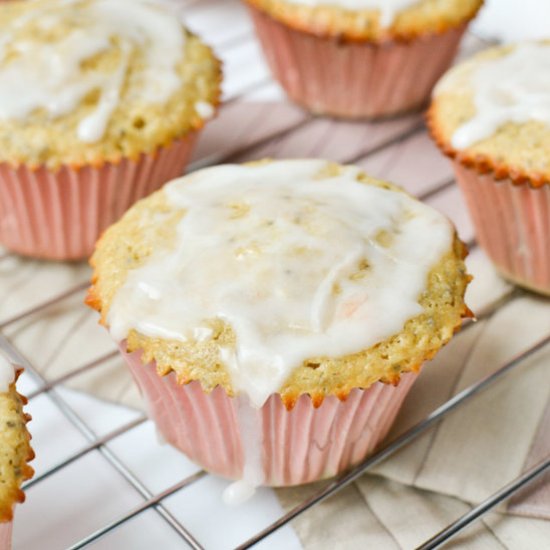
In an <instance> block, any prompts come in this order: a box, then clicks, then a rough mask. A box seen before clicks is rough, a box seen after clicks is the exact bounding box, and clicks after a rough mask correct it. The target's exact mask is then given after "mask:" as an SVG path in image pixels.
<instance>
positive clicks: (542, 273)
mask: <svg viewBox="0 0 550 550" xmlns="http://www.w3.org/2000/svg"><path fill="white" fill-rule="evenodd" d="M454 169H455V173H456V177H457V181H458V184H459V185H460V187H461V189H462V191H463V193H464V195H465V197H466V202H467V204H468V208H469V210H470V213H471V215H472V221H473V223H474V226H475V229H476V234H477V238H478V240H479V244H480V245H481V246H482V247H483V248H484V249H485V251H486V252H487V254H488V255H489V257H490V258H491V260H492V261H493V262H494V264H495V265H496V267H497V268H498V270H499V271H500V272H501V273H502V275H504V276H505V277H506V278H508V279H510V280H512V281H513V282H515V283H517V284H519V285H521V286H525V287H527V288H530V289H532V290H535V291H538V292H541V293H543V294H547V295H550V185H548V184H546V185H542V186H540V187H537V188H535V187H531V186H529V185H528V184H514V183H513V182H512V181H510V180H506V179H504V180H497V179H496V178H495V177H494V175H492V174H491V173H488V174H480V173H478V172H477V171H476V170H474V169H472V168H468V167H466V166H464V165H463V164H461V163H460V162H458V161H455V162H454Z"/></svg>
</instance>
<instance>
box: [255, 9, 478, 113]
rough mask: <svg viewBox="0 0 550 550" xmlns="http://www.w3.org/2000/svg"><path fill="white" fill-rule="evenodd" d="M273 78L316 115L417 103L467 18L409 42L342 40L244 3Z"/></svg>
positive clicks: (447, 59)
mask: <svg viewBox="0 0 550 550" xmlns="http://www.w3.org/2000/svg"><path fill="white" fill-rule="evenodd" d="M248 7H249V9H250V12H251V14H252V19H253V21H254V24H255V27H256V32H257V34H258V38H259V39H260V42H261V44H262V47H263V50H264V54H265V56H266V58H267V62H268V64H269V66H270V68H271V71H272V73H273V75H274V77H275V78H276V79H277V80H278V81H279V83H280V84H281V85H282V86H283V88H284V89H285V91H286V92H287V94H288V95H289V96H290V98H291V99H293V100H294V101H296V102H297V103H299V104H301V105H303V106H305V107H306V108H307V109H309V110H311V111H313V112H314V113H319V114H328V115H334V116H338V117H345V118H378V117H384V116H390V115H394V114H397V113H401V112H405V111H410V110H414V109H417V108H420V107H422V106H423V105H424V104H425V103H426V102H427V100H428V99H429V96H430V93H431V91H432V88H433V87H434V86H435V84H436V82H437V81H438V80H439V77H440V76H441V75H442V74H443V73H444V72H445V71H446V70H447V68H448V67H449V66H450V64H451V62H452V60H453V58H454V56H455V54H456V51H457V49H458V45H459V43H460V39H461V37H462V35H463V33H464V31H465V30H466V26H467V23H463V24H462V25H460V26H458V27H455V28H451V29H449V30H447V31H445V32H442V33H440V34H427V35H425V36H420V37H417V38H414V39H411V40H410V41H397V40H396V41H392V40H387V41H384V42H381V43H375V42H367V41H363V42H360V41H347V42H346V41H342V40H338V39H337V38H330V37H322V36H315V35H314V34H308V33H306V32H303V31H299V30H296V29H292V28H290V27H288V26H287V25H284V24H283V23H280V22H279V21H277V20H275V19H273V18H272V17H270V16H269V15H266V14H265V13H263V12H262V11H260V10H258V9H257V8H255V7H254V6H251V5H249V6H248Z"/></svg>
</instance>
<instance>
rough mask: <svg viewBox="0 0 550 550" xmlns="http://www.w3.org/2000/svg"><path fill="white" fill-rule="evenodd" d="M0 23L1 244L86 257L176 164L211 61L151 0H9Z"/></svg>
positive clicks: (184, 154) (214, 93) (194, 124)
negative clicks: (127, 210)
mask: <svg viewBox="0 0 550 550" xmlns="http://www.w3.org/2000/svg"><path fill="white" fill-rule="evenodd" d="M0 27H1V29H2V30H0V43H1V44H2V47H1V50H0V243H2V244H4V245H5V246H6V247H8V248H10V249H12V250H14V251H15V252H19V253H21V254H27V255H32V256H37V257H43V258H56V259H78V258H82V257H85V256H87V255H89V253H90V252H91V251H92V249H93V244H94V243H95V240H97V237H98V236H99V234H100V233H101V231H103V230H104V229H105V228H106V227H108V226H109V225H110V224H111V223H113V222H114V221H115V220H117V219H118V218H119V217H120V216H121V215H122V213H123V212H125V211H126V209H127V208H128V207H129V206H130V205H131V204H132V203H133V202H135V201H136V200H137V199H139V198H142V197H144V196H146V195H148V194H149V193H151V192H152V191H154V190H155V189H157V188H158V187H160V186H161V185H162V184H163V183H165V182H166V181H168V180H169V179H172V178H174V177H176V176H179V175H181V174H182V173H183V170H184V167H185V165H186V163H187V162H188V159H189V156H190V153H191V151H192V148H193V145H194V143H195V141H196V138H197V133H198V131H199V130H200V129H201V127H202V126H203V125H204V123H205V121H207V120H208V119H210V118H211V117H212V116H213V115H214V113H215V110H216V106H217V104H218V101H219V95H220V64H219V62H218V61H217V60H216V59H215V57H214V56H213V54H212V52H211V50H210V49H209V48H208V47H207V46H206V45H204V44H203V43H202V42H201V41H200V40H199V39H198V38H197V37H196V36H194V35H192V34H191V33H190V32H188V31H187V30H186V29H185V28H184V27H183V26H182V24H181V22H180V20H179V18H178V17H177V15H176V13H175V12H174V11H173V10H172V9H171V8H170V7H169V5H167V4H160V3H158V2H154V1H152V0H117V2H112V1H109V0H75V1H74V2H64V1H63V0H37V1H35V2H24V1H15V2H7V3H5V4H2V5H0Z"/></svg>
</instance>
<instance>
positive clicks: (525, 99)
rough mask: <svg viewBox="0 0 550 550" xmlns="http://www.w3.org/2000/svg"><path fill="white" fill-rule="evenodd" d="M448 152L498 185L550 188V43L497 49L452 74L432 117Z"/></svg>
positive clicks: (442, 83)
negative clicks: (501, 182) (499, 181)
mask: <svg viewBox="0 0 550 550" xmlns="http://www.w3.org/2000/svg"><path fill="white" fill-rule="evenodd" d="M428 121H429V125H430V128H431V131H432V134H433V136H434V138H435V139H436V141H437V142H438V143H439V145H440V146H441V147H442V148H443V150H444V151H445V152H446V153H447V154H449V155H450V156H452V157H456V158H458V160H460V161H461V162H463V163H464V164H466V165H469V166H475V167H477V168H478V169H479V170H480V171H482V172H487V171H492V172H494V174H495V175H496V177H497V179H501V178H510V179H511V180H512V181H513V182H515V183H523V182H529V183H530V184H531V185H533V186H540V185H543V184H545V183H549V182H550V153H549V151H550V41H545V42H526V43H518V44H513V45H506V46H501V47H497V48H491V49H489V50H486V51H483V52H481V53H479V54H477V55H475V56H474V57H472V58H471V59H469V60H467V61H466V62H464V63H461V64H460V65H458V66H456V67H454V68H453V69H451V70H450V71H449V72H448V73H447V74H446V75H445V76H443V78H442V79H441V80H440V82H439V83H438V85H437V87H436V89H435V90H434V97H433V102H432V106H431V107H430V110H429V113H428Z"/></svg>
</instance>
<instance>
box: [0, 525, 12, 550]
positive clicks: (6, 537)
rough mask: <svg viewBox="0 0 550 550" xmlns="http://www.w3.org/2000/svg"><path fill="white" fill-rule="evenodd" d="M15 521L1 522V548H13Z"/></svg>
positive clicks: (1, 549) (3, 549) (8, 549)
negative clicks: (12, 537) (12, 539)
mask: <svg viewBox="0 0 550 550" xmlns="http://www.w3.org/2000/svg"><path fill="white" fill-rule="evenodd" d="M12 527H13V522H11V521H10V522H8V523H0V550H11V536H12Z"/></svg>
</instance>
